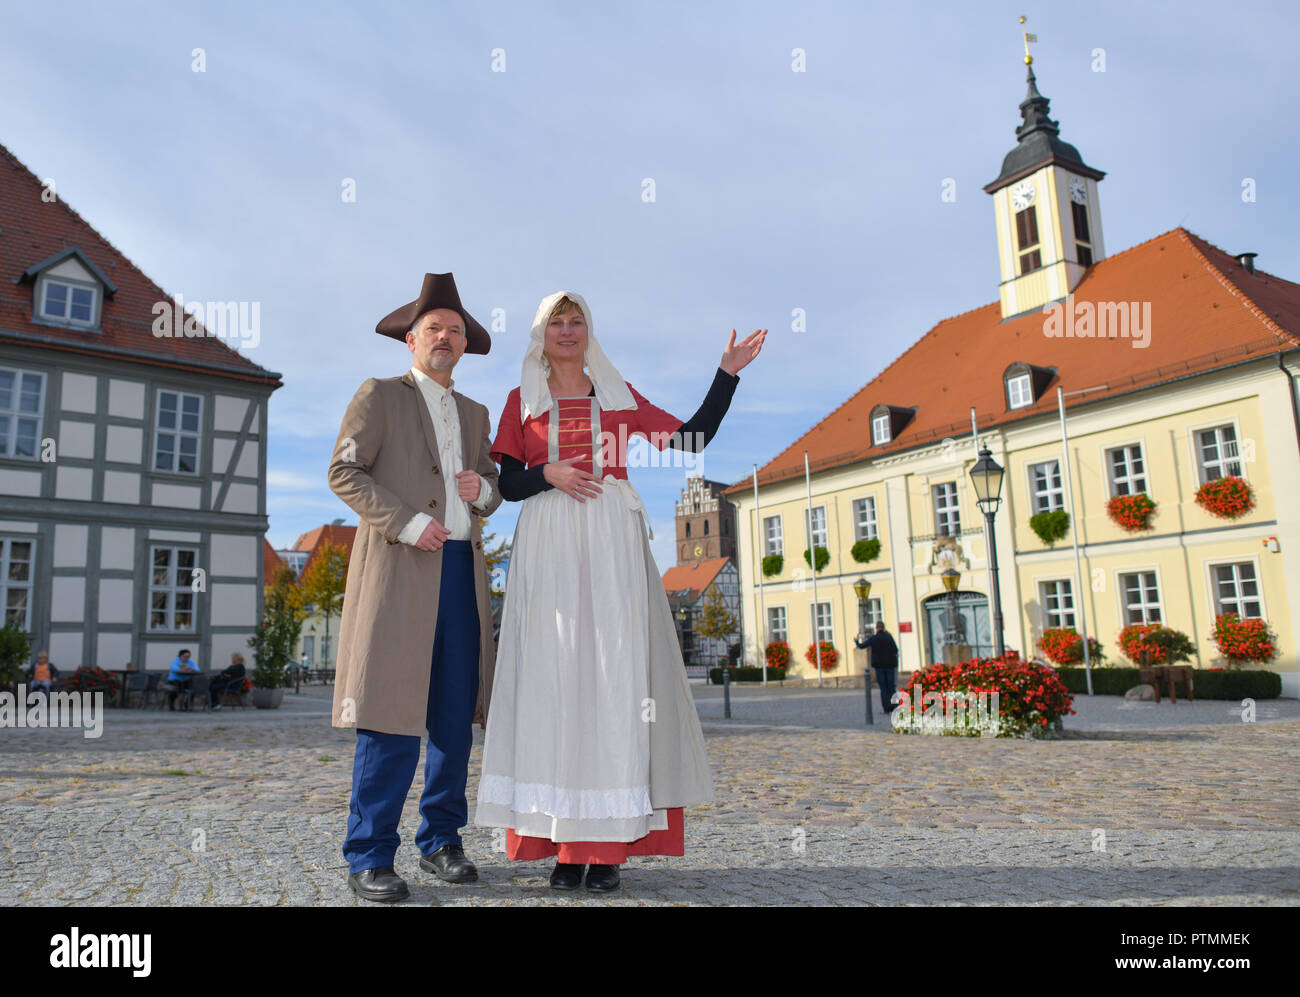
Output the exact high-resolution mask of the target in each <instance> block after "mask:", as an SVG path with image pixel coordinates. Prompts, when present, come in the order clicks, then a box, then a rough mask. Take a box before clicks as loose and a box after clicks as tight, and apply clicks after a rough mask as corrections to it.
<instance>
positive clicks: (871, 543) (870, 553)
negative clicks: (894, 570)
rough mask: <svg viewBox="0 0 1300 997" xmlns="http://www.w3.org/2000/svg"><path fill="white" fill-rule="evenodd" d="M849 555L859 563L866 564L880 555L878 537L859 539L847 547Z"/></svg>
mask: <svg viewBox="0 0 1300 997" xmlns="http://www.w3.org/2000/svg"><path fill="white" fill-rule="evenodd" d="M849 555H850V556H851V557H852V558H853V560H855V561H857V562H858V563H859V564H867V563H869V562H871V561H874V560H875V559H876V558H878V557H879V556H880V538H879V537H872V538H871V539H870V540H859V541H858V542H857V543H855V544H854V545H853V546H852V547H850V548H849Z"/></svg>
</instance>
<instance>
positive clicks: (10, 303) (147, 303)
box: [0, 145, 281, 387]
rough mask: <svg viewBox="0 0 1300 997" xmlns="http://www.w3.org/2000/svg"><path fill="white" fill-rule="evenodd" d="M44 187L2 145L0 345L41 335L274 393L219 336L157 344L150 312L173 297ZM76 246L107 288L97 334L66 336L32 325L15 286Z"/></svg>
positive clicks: (27, 290)
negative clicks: (255, 384) (33, 270)
mask: <svg viewBox="0 0 1300 997" xmlns="http://www.w3.org/2000/svg"><path fill="white" fill-rule="evenodd" d="M44 191H45V185H44V184H43V183H42V182H41V180H40V179H39V178H38V177H37V176H36V175H35V174H33V173H32V172H31V171H30V170H28V169H27V167H25V166H24V165H23V164H22V163H20V162H19V161H18V159H17V158H16V157H15V156H14V155H13V153H11V152H10V151H9V150H8V149H6V148H5V147H4V146H3V145H0V339H4V338H8V339H10V340H11V341H14V342H23V343H31V342H33V340H31V339H25V338H22V336H21V335H19V336H8V337H6V335H5V334H6V333H19V334H26V335H27V336H39V337H41V340H40V341H39V345H41V346H43V347H45V348H48V349H56V350H68V351H71V352H75V353H91V354H99V355H101V356H102V355H103V354H104V353H105V352H109V351H108V350H105V347H109V348H112V350H116V351H123V350H124V351H129V352H127V353H117V354H116V355H118V356H121V357H122V359H124V360H128V361H131V362H136V363H147V364H151V365H159V366H164V367H171V368H173V369H190V370H202V371H203V372H204V373H208V374H212V375H214V376H217V377H230V378H236V379H238V380H244V381H257V382H260V383H263V384H268V383H269V384H272V385H274V386H275V387H279V386H280V383H281V382H280V380H279V375H278V374H275V373H274V372H272V371H269V370H266V369H265V368H263V367H260V366H258V365H257V364H255V363H253V361H251V360H249V359H248V358H247V357H246V356H244V355H243V354H241V353H239V352H237V351H236V350H232V349H231V348H230V347H229V346H227V345H226V344H225V343H224V342H222V340H221V339H220V338H218V337H217V336H196V337H185V336H181V337H173V338H168V339H160V338H158V337H156V336H154V334H153V322H154V317H155V316H154V313H153V310H152V309H153V305H154V303H155V302H158V301H170V300H171V296H170V295H169V294H167V292H166V291H164V290H163V289H162V288H161V287H159V286H158V285H157V284H155V283H154V282H153V281H152V280H150V279H149V278H148V277H147V276H145V274H144V273H142V272H141V271H140V269H139V268H138V267H136V265H135V264H134V263H132V262H131V261H130V260H129V259H127V258H126V256H125V255H123V253H122V252H121V251H120V250H118V249H117V247H115V246H114V245H113V244H112V243H111V242H109V241H108V240H107V239H105V238H104V237H103V236H102V235H100V234H99V233H98V232H97V231H95V229H94V228H93V227H92V226H91V224H90V223H89V222H87V221H86V220H85V219H84V218H82V217H81V216H80V215H79V214H77V213H76V212H75V211H73V210H72V208H70V207H69V206H68V204H67V203H66V202H65V201H64V200H63V198H62V196H60V197H58V198H57V199H56V200H50V201H47V200H43V199H42V197H41V195H42V193H44ZM74 246H75V247H76V248H78V249H80V250H81V252H82V253H84V254H85V256H86V258H87V259H88V260H90V262H92V263H93V264H94V265H95V266H96V267H98V268H99V270H100V271H101V272H102V273H103V274H104V275H105V276H106V277H108V279H109V280H110V281H111V282H112V283H113V285H114V287H115V288H116V291H115V292H114V293H113V294H112V295H111V296H110V295H108V294H107V293H106V294H105V296H104V301H103V309H102V317H101V322H100V330H101V331H83V330H80V329H65V328H62V327H59V326H53V325H42V324H40V323H37V322H33V321H32V294H33V284H32V283H31V282H30V281H24V282H22V283H17V281H18V280H19V278H20V277H22V275H23V273H24V272H25V271H26V270H27V269H28V268H29V267H31V266H33V265H34V264H37V263H41V262H43V261H44V260H46V259H48V258H49V257H51V256H54V255H56V254H58V253H60V252H61V251H63V250H65V249H69V248H71V247H74Z"/></svg>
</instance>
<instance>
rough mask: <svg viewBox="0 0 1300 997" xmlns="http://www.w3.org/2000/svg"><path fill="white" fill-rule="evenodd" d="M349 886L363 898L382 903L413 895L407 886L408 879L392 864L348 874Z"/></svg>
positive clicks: (389, 902)
mask: <svg viewBox="0 0 1300 997" xmlns="http://www.w3.org/2000/svg"><path fill="white" fill-rule="evenodd" d="M348 886H350V887H352V892H353V893H355V894H356V895H357V896H359V897H360V898H361V899H362V900H373V901H374V902H375V903H380V904H392V903H396V902H397V901H399V900H405V899H406V898H407V897H409V896H410V895H411V891H410V890H408V889H407V888H406V881H405V880H404V879H402V877H401V876H399V875H398V874H397V873H395V872H394V871H393V867H392V866H391V865H386V866H383V867H381V868H379V869H362V870H361V871H360V872H354V873H352V874H351V875H350V876H348Z"/></svg>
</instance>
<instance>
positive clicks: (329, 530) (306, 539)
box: [292, 524, 357, 578]
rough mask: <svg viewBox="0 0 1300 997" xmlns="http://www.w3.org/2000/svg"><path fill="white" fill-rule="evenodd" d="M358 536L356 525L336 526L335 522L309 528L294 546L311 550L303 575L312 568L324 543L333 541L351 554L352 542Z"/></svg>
mask: <svg viewBox="0 0 1300 997" xmlns="http://www.w3.org/2000/svg"><path fill="white" fill-rule="evenodd" d="M356 538H357V528H356V527H355V526H335V525H333V524H328V525H326V526H318V527H316V528H315V529H314V530H308V531H307V532H306V533H304V534H303V535H302V536H300V537H299V538H298V539H297V540H296V541H295V542H294V545H293V547H292V549H293V550H309V551H311V553H310V554H308V555H307V560H306V561H305V562H304V563H303V566H302V575H305V574H307V572H308V570H309V569H310V568H311V565H312V562H313V561H314V560H316V552H317V551H318V550H320V549H321V547H322V546H323V545H324V544H326V543H332V544H334V545H335V546H336V547H342V548H343V549H344V550H346V551H348V553H349V554H351V552H352V544H353V542H354V541H355V540H356ZM302 575H299V577H300V578H301V577H302Z"/></svg>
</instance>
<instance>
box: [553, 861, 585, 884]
mask: <svg viewBox="0 0 1300 997" xmlns="http://www.w3.org/2000/svg"><path fill="white" fill-rule="evenodd" d="M592 868H593V869H594V868H595V866H592ZM582 870H583V867H582V866H580V865H569V864H568V863H566V862H556V863H555V868H554V869H552V870H551V889H553V890H576V889H577V888H578V887H579V886H581V885H582Z"/></svg>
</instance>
